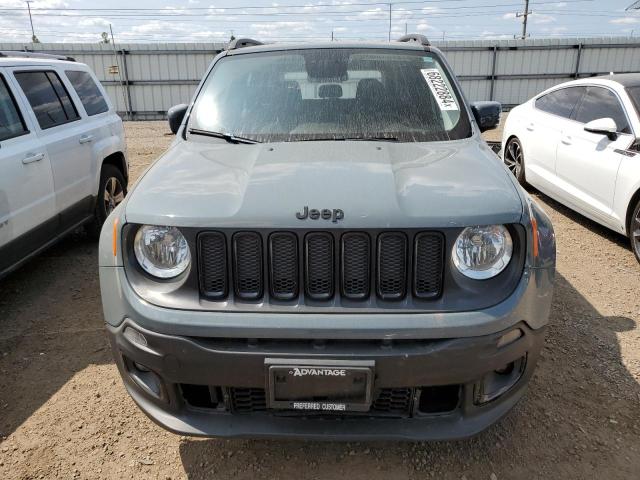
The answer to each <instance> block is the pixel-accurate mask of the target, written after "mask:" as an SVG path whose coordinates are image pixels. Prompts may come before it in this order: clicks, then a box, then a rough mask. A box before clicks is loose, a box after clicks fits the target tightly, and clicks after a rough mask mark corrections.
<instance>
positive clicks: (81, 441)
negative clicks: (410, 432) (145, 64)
mask: <svg viewBox="0 0 640 480" xmlns="http://www.w3.org/2000/svg"><path fill="white" fill-rule="evenodd" d="M126 130H127V136H128V143H129V155H130V160H131V166H132V168H131V170H132V175H133V176H134V177H136V176H138V175H139V174H140V173H141V171H142V170H143V169H144V168H145V166H146V165H147V164H148V163H149V162H150V161H151V160H152V159H153V158H155V157H156V156H157V155H158V154H159V153H160V152H161V151H162V150H163V149H165V148H166V147H167V145H168V144H169V142H170V141H171V138H172V137H171V136H168V135H167V130H168V129H167V127H166V124H165V123H164V122H161V123H156V122H145V123H143V122H140V123H129V124H127V125H126ZM494 136H495V133H494ZM533 194H534V195H535V196H536V197H537V198H538V199H539V200H540V202H541V203H542V204H543V205H544V207H545V208H546V210H547V211H548V212H549V213H550V215H551V216H552V218H553V222H554V225H555V228H556V233H557V236H558V279H557V290H556V295H555V301H554V307H553V312H552V316H551V323H550V327H549V331H548V337H547V341H546V345H545V348H544V351H543V355H542V359H541V362H540V365H539V367H538V370H537V372H536V374H535V376H534V378H533V380H532V383H531V385H530V390H529V392H528V394H527V395H526V397H525V399H524V400H523V401H522V402H521V403H520V404H519V405H518V406H517V407H516V409H515V410H514V411H513V412H512V413H511V414H510V415H509V416H507V417H506V418H505V419H504V420H503V421H502V422H500V423H499V424H498V425H495V426H493V427H492V428H490V429H489V430H488V431H486V432H485V433H483V434H481V435H479V436H478V437H476V438H473V439H470V440H466V441H457V442H447V443H431V444H425V443H371V444H365V443H317V442H299V441H298V442H294V441H247V440H229V441H226V440H196V439H191V438H186V437H180V436H176V435H173V434H170V433H168V432H166V431H164V430H162V429H160V428H159V427H157V426H155V425H154V424H153V423H152V422H151V421H149V420H148V419H147V418H146V417H145V415H144V414H142V413H141V412H140V411H139V410H138V408H137V407H136V406H135V405H134V403H133V401H132V400H130V399H129V397H128V396H127V394H126V392H125V390H124V388H123V386H122V384H121V382H120V378H119V376H118V373H117V370H116V367H115V366H114V364H113V362H112V360H111V353H110V351H109V349H108V347H107V344H106V339H105V335H104V331H103V319H102V310H101V305H100V295H99V286H98V275H97V273H98V272H97V247H96V244H95V243H93V242H91V241H89V240H88V239H87V238H86V237H85V236H84V235H83V234H82V233H77V234H74V235H73V236H71V237H70V238H68V239H66V240H64V241H63V242H61V243H60V244H59V245H57V246H56V247H54V248H52V249H50V250H48V251H47V252H46V253H44V254H42V255H40V256H39V257H37V258H35V259H34V260H33V261H31V262H29V263H28V264H27V265H26V266H25V267H23V268H22V269H20V270H19V271H17V272H15V273H14V274H12V275H10V276H9V277H8V278H6V279H5V280H3V281H0V379H1V381H0V439H1V441H0V478H2V479H14V478H23V479H27V478H29V479H31V478H87V479H95V478H108V479H120V478H136V479H138V478H161V479H169V478H171V479H176V478H215V479H225V478H238V479H255V478H258V477H260V478H265V479H303V478H305V479H306V478H309V479H320V478H327V479H333V478H339V477H343V476H345V474H346V475H348V476H349V478H350V479H352V480H358V479H367V480H382V479H385V480H388V479H400V478H410V479H422V478H438V479H457V480H460V479H468V480H472V479H487V480H489V479H490V480H495V479H536V478H541V479H543V478H544V479H548V478H575V479H583V478H607V479H623V478H638V472H639V471H640V385H639V380H640V348H639V347H640V335H639V334H638V330H637V327H638V323H639V322H640V296H639V295H638V293H637V285H638V283H639V281H640V266H639V265H638V264H637V263H636V261H635V259H634V257H633V254H632V253H631V251H630V250H629V248H628V247H627V242H626V239H624V238H622V237H620V236H618V235H616V234H614V233H612V232H609V231H608V230H606V229H604V228H603V227H600V226H598V225H596V224H594V223H593V222H591V221H589V220H586V219H585V218H583V217H581V216H579V215H577V214H575V213H573V212H571V211H569V210H567V209H566V208H564V207H562V206H560V205H559V204H557V203H556V202H554V201H552V200H550V199H548V198H547V197H544V196H543V195H540V194H538V193H536V192H533Z"/></svg>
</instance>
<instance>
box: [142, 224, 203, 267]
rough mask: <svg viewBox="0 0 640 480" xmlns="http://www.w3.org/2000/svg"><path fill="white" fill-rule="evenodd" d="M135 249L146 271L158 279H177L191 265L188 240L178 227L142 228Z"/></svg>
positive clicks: (150, 226) (149, 226)
mask: <svg viewBox="0 0 640 480" xmlns="http://www.w3.org/2000/svg"><path fill="white" fill-rule="evenodd" d="M133 249H134V251H135V254H136V259H137V260H138V263H139V264H140V266H141V267H142V268H143V269H144V271H145V272H147V273H148V274H150V275H153V276H154V277H158V278H173V277H177V276H178V275H180V274H181V273H183V272H184V271H185V270H186V269H187V268H188V267H189V264H190V263H191V252H190V251H189V245H188V244H187V240H186V238H184V235H182V233H180V230H178V229H177V228H176V227H160V226H154V225H144V226H142V227H140V228H139V229H138V232H137V233H136V238H135V240H134V242H133Z"/></svg>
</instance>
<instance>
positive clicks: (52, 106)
mask: <svg viewBox="0 0 640 480" xmlns="http://www.w3.org/2000/svg"><path fill="white" fill-rule="evenodd" d="M15 77H16V80H18V83H19V84H20V87H21V88H22V91H23V92H24V94H25V96H26V97H27V100H29V104H30V105H31V108H32V109H33V112H34V113H35V114H36V118H37V119H38V123H39V124H40V128H42V129H43V130H45V129H47V128H51V127H55V126H58V125H62V124H64V123H69V122H73V121H74V120H78V119H79V118H80V116H79V115H78V111H77V110H76V107H75V105H74V104H73V102H72V101H71V98H70V97H69V93H68V92H67V89H66V88H64V85H63V84H62V82H61V81H60V77H58V74H57V73H56V72H53V71H42V72H40V71H39V72H35V71H29V72H17V73H16V74H15Z"/></svg>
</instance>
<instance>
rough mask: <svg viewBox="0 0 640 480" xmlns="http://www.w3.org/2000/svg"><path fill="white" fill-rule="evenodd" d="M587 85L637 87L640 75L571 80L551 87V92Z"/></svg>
mask: <svg viewBox="0 0 640 480" xmlns="http://www.w3.org/2000/svg"><path fill="white" fill-rule="evenodd" d="M585 84H590V85H593V84H599V85H608V86H610V87H614V88H619V86H622V87H636V86H639V85H640V73H618V74H615V73H614V74H609V75H599V76H597V77H586V78H581V79H579V80H571V81H569V82H565V83H561V84H559V85H555V86H554V87H551V88H550V89H549V90H555V89H556V88H558V87H560V88H562V87H570V86H577V85H585Z"/></svg>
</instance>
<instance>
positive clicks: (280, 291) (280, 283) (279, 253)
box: [269, 232, 300, 300]
mask: <svg viewBox="0 0 640 480" xmlns="http://www.w3.org/2000/svg"><path fill="white" fill-rule="evenodd" d="M269 252H270V262H271V263H270V271H271V295H272V296H273V297H274V298H277V299H278V300H291V299H293V298H296V297H297V296H298V282H299V278H300V277H299V274H298V238H297V237H296V236H295V235H294V234H293V233H289V232H278V233H273V234H272V235H271V237H270V238H269Z"/></svg>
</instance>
